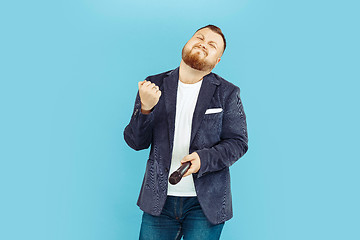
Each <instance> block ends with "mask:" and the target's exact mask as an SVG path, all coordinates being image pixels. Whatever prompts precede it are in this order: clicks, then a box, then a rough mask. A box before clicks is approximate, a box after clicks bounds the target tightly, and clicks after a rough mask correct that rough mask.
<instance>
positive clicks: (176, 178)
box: [169, 171, 182, 185]
mask: <svg viewBox="0 0 360 240" xmlns="http://www.w3.org/2000/svg"><path fill="white" fill-rule="evenodd" d="M181 178H182V176H181V175H180V173H179V172H178V171H175V172H173V173H172V174H171V176H170V177H169V182H170V183H171V184H172V185H175V184H177V183H178V182H180V180H181Z"/></svg>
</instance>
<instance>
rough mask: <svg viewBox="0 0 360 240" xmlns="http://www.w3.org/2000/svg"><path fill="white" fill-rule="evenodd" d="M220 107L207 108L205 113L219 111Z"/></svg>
mask: <svg viewBox="0 0 360 240" xmlns="http://www.w3.org/2000/svg"><path fill="white" fill-rule="evenodd" d="M222 110H223V109H222V108H209V109H207V110H206V112H205V114H212V113H219V112H222Z"/></svg>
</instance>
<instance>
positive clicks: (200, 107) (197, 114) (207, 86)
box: [190, 73, 220, 146]
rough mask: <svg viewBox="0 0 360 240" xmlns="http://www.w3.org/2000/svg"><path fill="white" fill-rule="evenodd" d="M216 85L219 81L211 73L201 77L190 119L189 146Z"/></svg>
mask: <svg viewBox="0 0 360 240" xmlns="http://www.w3.org/2000/svg"><path fill="white" fill-rule="evenodd" d="M218 85H220V81H219V80H217V79H216V77H215V76H214V74H213V73H209V74H208V75H206V76H204V77H203V82H202V84H201V88H200V92H199V96H198V99H197V102H196V106H195V110H194V115H193V119H192V126H191V139H190V146H191V145H192V142H193V141H194V138H195V135H196V132H197V130H198V129H199V127H200V125H201V122H202V119H203V117H204V115H205V111H206V109H207V108H208V107H209V104H210V102H211V98H212V97H213V95H214V92H215V90H216V87H217V86H218Z"/></svg>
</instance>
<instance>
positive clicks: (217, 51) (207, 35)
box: [182, 28, 224, 71]
mask: <svg viewBox="0 0 360 240" xmlns="http://www.w3.org/2000/svg"><path fill="white" fill-rule="evenodd" d="M223 49H224V42H223V39H222V37H221V36H220V35H219V34H217V33H215V32H213V31H212V30H210V29H209V28H203V29H201V30H199V31H197V32H196V33H195V34H194V36H192V38H190V40H189V41H188V42H187V43H186V44H185V46H184V48H183V50H182V59H183V61H184V62H185V63H186V64H187V65H188V66H190V67H191V68H194V69H196V70H200V71H211V70H212V69H213V68H214V67H215V66H216V64H217V63H218V62H219V61H220V57H221V55H222V52H223Z"/></svg>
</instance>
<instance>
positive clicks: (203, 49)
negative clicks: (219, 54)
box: [193, 45, 208, 56]
mask: <svg viewBox="0 0 360 240" xmlns="http://www.w3.org/2000/svg"><path fill="white" fill-rule="evenodd" d="M194 48H200V49H201V50H202V51H203V52H205V54H206V56H207V55H208V52H207V50H206V49H205V48H203V47H201V46H199V45H196V46H194V47H193V49H194Z"/></svg>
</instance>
